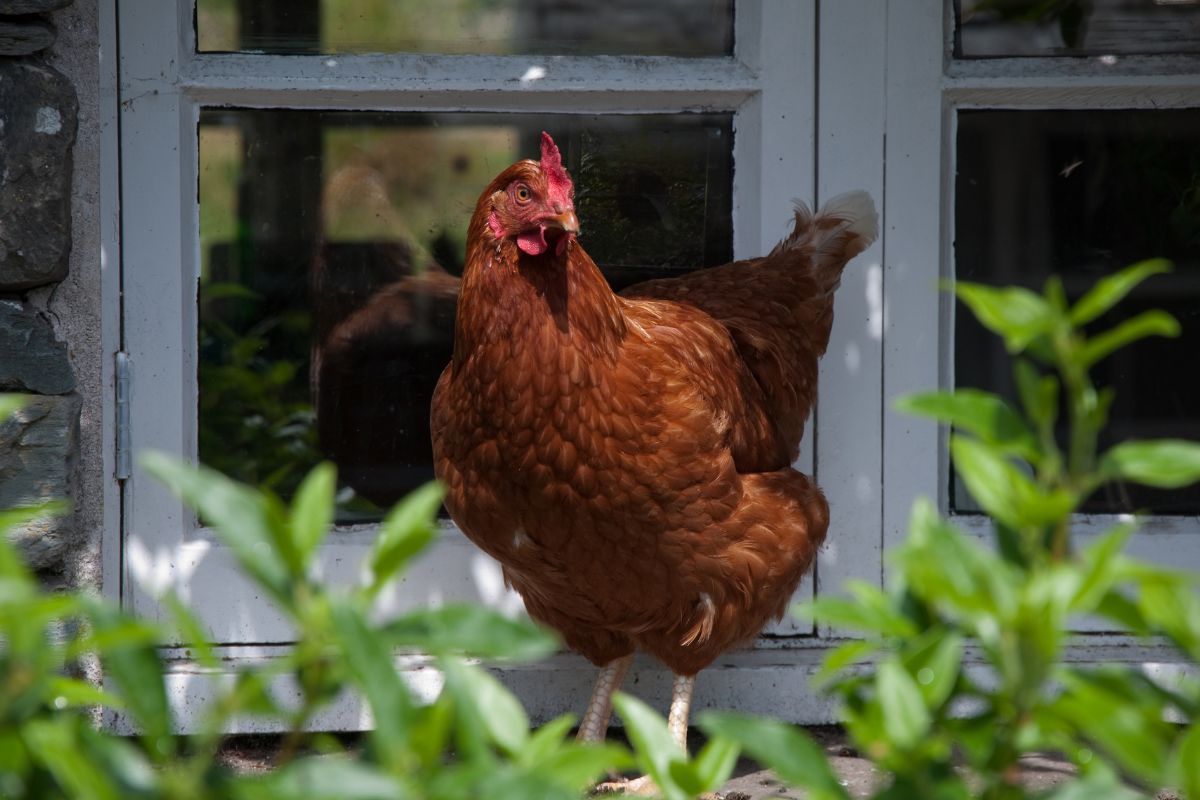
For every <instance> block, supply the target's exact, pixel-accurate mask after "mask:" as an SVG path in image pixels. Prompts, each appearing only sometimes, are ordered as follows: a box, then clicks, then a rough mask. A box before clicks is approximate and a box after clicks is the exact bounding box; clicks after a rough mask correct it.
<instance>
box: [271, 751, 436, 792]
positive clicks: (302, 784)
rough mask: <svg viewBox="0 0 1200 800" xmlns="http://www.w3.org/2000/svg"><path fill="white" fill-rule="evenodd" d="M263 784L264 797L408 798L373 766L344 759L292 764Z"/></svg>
mask: <svg viewBox="0 0 1200 800" xmlns="http://www.w3.org/2000/svg"><path fill="white" fill-rule="evenodd" d="M264 784H265V787H264V788H266V789H267V790H268V792H269V794H264V795H263V796H264V797H266V796H270V797H278V798H297V800H300V799H301V798H303V800H399V798H404V797H410V796H412V795H411V794H410V793H409V792H407V791H404V788H403V787H402V786H401V785H400V784H399V783H397V782H396V779H395V778H393V777H391V776H390V775H387V774H385V773H384V772H382V771H380V770H379V769H378V768H377V767H373V766H371V765H369V764H366V763H363V762H362V761H356V760H352V759H350V758H347V757H344V756H334V757H330V756H323V757H319V758H305V759H302V760H299V761H295V762H293V763H291V764H288V765H287V766H285V767H283V768H282V769H280V770H279V771H278V772H277V773H276V774H274V775H272V776H270V777H269V778H268V779H266V781H264Z"/></svg>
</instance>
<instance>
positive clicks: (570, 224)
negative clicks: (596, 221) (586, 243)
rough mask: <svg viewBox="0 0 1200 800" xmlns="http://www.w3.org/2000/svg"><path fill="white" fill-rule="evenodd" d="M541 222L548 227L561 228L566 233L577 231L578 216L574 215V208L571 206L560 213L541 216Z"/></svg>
mask: <svg viewBox="0 0 1200 800" xmlns="http://www.w3.org/2000/svg"><path fill="white" fill-rule="evenodd" d="M542 222H544V223H545V224H546V225H547V226H548V227H551V228H561V229H562V230H564V231H566V232H567V233H579V217H577V216H575V209H573V208H569V209H567V210H566V211H564V212H562V213H561V214H553V215H551V216H548V217H543V218H542Z"/></svg>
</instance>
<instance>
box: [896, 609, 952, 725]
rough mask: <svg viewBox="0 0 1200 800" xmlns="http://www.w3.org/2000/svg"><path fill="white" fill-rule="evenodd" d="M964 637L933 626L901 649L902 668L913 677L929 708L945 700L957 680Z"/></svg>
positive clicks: (933, 707) (935, 706) (934, 707)
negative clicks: (902, 650)
mask: <svg viewBox="0 0 1200 800" xmlns="http://www.w3.org/2000/svg"><path fill="white" fill-rule="evenodd" d="M962 655H963V637H962V636H961V635H959V634H957V633H952V632H950V631H946V630H944V629H942V628H934V629H932V630H930V631H929V632H928V633H926V634H924V635H923V636H922V637H921V638H920V639H916V640H914V641H913V642H912V643H911V644H910V646H909V647H908V648H906V649H905V652H904V659H903V660H904V667H905V669H906V671H907V672H908V673H909V674H911V675H913V676H914V677H915V678H916V683H917V688H918V689H919V690H920V692H921V696H922V697H923V698H924V699H925V705H926V706H927V707H928V708H931V709H936V708H938V707H940V706H941V705H942V704H943V703H945V702H946V700H947V698H949V697H950V693H951V691H953V689H954V685H955V683H957V682H958V674H959V670H960V668H961V666H962Z"/></svg>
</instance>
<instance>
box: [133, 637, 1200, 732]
mask: <svg viewBox="0 0 1200 800" xmlns="http://www.w3.org/2000/svg"><path fill="white" fill-rule="evenodd" d="M843 641H844V640H843ZM833 643H839V642H837V641H835V642H833ZM218 655H219V657H220V658H221V659H222V663H223V664H225V665H228V667H227V668H225V669H222V670H221V671H219V672H212V671H208V670H205V669H204V668H202V667H200V666H198V665H197V664H195V663H194V662H192V661H190V660H188V659H187V657H186V654H180V656H181V657H180V658H179V659H177V660H174V661H171V662H169V664H168V670H167V673H166V676H165V678H166V687H167V696H168V700H169V702H170V705H171V709H172V712H173V714H174V718H175V725H176V728H177V729H178V730H179V731H180V732H182V733H194V732H196V731H198V730H199V729H200V726H201V725H202V724H203V720H204V709H205V708H206V706H207V705H208V704H209V703H211V702H212V699H213V696H214V694H215V692H216V691H217V690H218V689H219V687H220V686H221V685H222V684H228V683H229V682H230V681H232V680H233V678H234V677H235V675H236V672H235V666H251V667H252V666H260V667H266V666H268V665H270V664H271V662H273V661H274V660H276V659H277V658H279V656H280V655H281V650H280V648H250V647H246V648H226V649H225V650H224V651H222V652H220V653H219V654H218ZM823 656H824V649H823V647H821V646H811V647H795V648H792V649H790V650H788V651H786V652H782V653H772V652H763V651H753V652H749V651H747V652H738V653H731V654H728V655H726V656H725V657H723V658H722V659H720V660H719V661H718V662H717V663H715V664H714V665H713V666H712V667H710V668H709V669H707V670H705V671H704V672H701V673H700V675H699V676H698V677H697V679H696V695H695V700H694V704H693V713H696V712H698V711H701V710H708V709H714V710H726V709H736V710H738V711H740V712H744V713H750V714H761V715H765V716H771V717H774V718H777V719H782V720H786V721H788V722H795V723H802V724H808V725H814V724H829V723H834V722H837V721H838V719H839V713H838V706H837V703H836V702H835V701H834V700H833V699H831V698H830V697H828V696H825V695H823V694H821V693H819V692H817V691H816V690H814V689H813V688H812V679H813V676H814V675H815V674H816V673H817V671H818V670H819V669H820V664H821V659H822V658H823ZM1064 660H1066V661H1067V662H1068V663H1101V662H1102V663H1121V664H1136V665H1139V668H1140V670H1141V671H1142V672H1143V673H1145V674H1146V675H1148V676H1150V677H1152V678H1154V679H1155V680H1156V681H1159V682H1161V683H1163V684H1164V685H1177V684H1178V683H1179V682H1180V681H1181V680H1182V679H1183V678H1184V677H1187V678H1190V679H1195V678H1197V677H1200V671H1198V670H1197V668H1196V666H1195V665H1194V664H1189V663H1187V662H1186V660H1184V659H1182V658H1181V657H1180V656H1179V654H1178V653H1177V651H1175V650H1173V649H1171V648H1169V647H1167V646H1165V645H1155V644H1152V643H1151V644H1147V643H1143V642H1138V641H1136V640H1130V639H1124V638H1120V637H1111V636H1102V637H1094V636H1082V637H1078V639H1077V641H1076V644H1075V645H1074V646H1073V647H1071V648H1070V649H1069V650H1068V651H1067V653H1066V655H1065V659H1064ZM963 661H964V663H965V664H966V670H967V674H968V675H970V676H972V677H973V678H974V679H975V680H979V681H987V680H988V679H989V676H988V672H987V670H986V669H985V668H984V667H983V659H982V658H981V657H980V654H979V652H978V651H977V650H975V649H973V648H968V649H967V651H966V653H965V654H964V659H963ZM396 667H397V670H398V671H399V672H400V674H401V676H402V677H403V678H404V680H405V682H406V683H407V684H408V686H409V687H410V688H411V689H412V691H413V693H414V694H415V695H416V697H417V698H418V699H420V700H421V701H422V702H428V701H430V700H432V699H433V698H434V697H436V696H437V694H438V692H440V691H441V687H442V680H441V677H440V675H439V673H438V672H437V670H436V669H435V668H433V667H432V666H431V665H430V662H429V660H428V659H426V658H423V657H419V656H397V658H396ZM490 669H491V671H492V672H493V673H494V674H495V675H497V677H499V678H500V680H501V681H502V682H503V683H504V685H505V686H506V687H507V688H508V689H509V690H510V691H512V692H513V693H514V694H515V695H516V696H517V697H518V698H519V699H520V700H521V702H522V703H523V704H524V706H525V708H526V710H527V711H528V713H529V716H530V719H531V721H532V722H533V724H535V725H540V724H542V723H544V722H547V721H548V720H550V719H553V718H554V717H556V716H558V715H559V714H562V713H564V711H573V712H574V713H576V714H578V713H580V712H581V711H582V709H583V708H584V706H585V704H586V703H587V699H588V693H589V691H590V689H591V684H592V681H593V680H594V678H595V668H594V667H593V666H592V665H591V664H589V663H587V662H586V661H584V660H583V659H582V658H581V657H579V656H576V655H572V654H566V653H564V654H560V655H557V656H553V657H551V658H548V659H545V660H543V661H539V662H536V663H532V664H515V665H504V666H496V665H491V666H490ZM671 678H672V675H671V673H670V672H669V671H668V670H666V669H664V668H662V667H661V666H660V665H657V664H655V663H653V662H651V661H648V660H644V659H641V658H640V657H639V659H638V660H637V661H635V663H634V666H633V668H632V669H631V670H630V673H629V676H628V677H627V678H626V680H625V683H624V686H623V691H626V692H629V693H631V694H634V695H636V696H638V697H639V698H641V699H643V700H645V701H646V702H647V703H650V704H651V705H652V706H654V707H655V708H656V709H658V710H659V712H660V713H663V714H665V713H666V709H667V705H668V702H669V700H670V696H671ZM271 691H272V693H273V695H274V696H275V697H276V699H277V700H278V701H279V702H280V703H283V704H287V705H289V706H290V705H292V704H294V703H296V702H298V699H299V693H298V692H297V690H296V687H295V685H294V683H293V682H292V681H290V680H285V679H276V680H275V681H274V682H273V683H272V685H271ZM372 724H373V723H372V720H371V717H370V714H369V712H368V711H367V709H366V708H365V706H364V704H363V703H362V701H361V699H360V698H359V697H357V696H355V695H351V694H346V695H343V696H341V697H340V698H338V702H337V703H335V704H334V705H332V706H331V707H330V708H328V709H326V710H325V711H324V712H323V713H321V714H320V715H318V716H317V717H316V718H315V719H314V720H313V721H312V722H311V723H310V729H312V730H323V731H358V730H365V729H369V728H370V727H371V726H372ZM613 724H614V725H621V720H620V718H619V717H616V716H614V718H613ZM115 727H116V728H117V729H118V730H120V731H123V732H127V733H128V732H132V730H133V729H132V727H131V726H130V725H129V724H128V723H127V722H125V721H123V720H117V721H116V723H115ZM279 730H281V728H280V726H279V725H278V724H272V723H270V722H269V721H266V720H262V719H254V718H246V719H240V720H237V721H236V722H235V723H234V724H233V726H232V727H231V728H230V730H229V732H230V733H263V732H278V731H279Z"/></svg>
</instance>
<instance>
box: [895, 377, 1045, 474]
mask: <svg viewBox="0 0 1200 800" xmlns="http://www.w3.org/2000/svg"><path fill="white" fill-rule="evenodd" d="M896 408H898V409H899V410H900V411H903V412H905V413H908V414H914V415H916V416H924V417H932V418H933V419H936V420H939V421H941V422H946V423H949V424H950V425H953V426H954V427H955V428H960V429H962V430H965V431H969V432H971V433H973V434H975V435H976V436H978V437H979V438H980V439H982V440H983V441H984V442H986V443H987V444H990V445H992V446H993V447H996V448H998V449H1000V450H1002V451H1004V452H1006V453H1011V454H1013V455H1017V456H1020V457H1021V458H1024V459H1025V460H1027V461H1031V462H1034V463H1037V461H1038V460H1039V458H1040V455H1041V452H1040V450H1039V449H1038V444H1037V437H1036V436H1035V435H1034V433H1033V431H1031V430H1030V429H1029V426H1027V425H1026V424H1025V420H1023V419H1021V417H1020V415H1018V414H1017V412H1015V411H1013V410H1012V408H1011V407H1009V405H1008V403H1006V402H1004V400H1003V399H1002V398H1000V397H998V396H996V395H994V394H992V393H991V392H982V391H979V390H977V389H958V390H956V391H954V392H922V393H919V394H910V395H905V396H903V397H901V398H899V399H898V400H897V401H896Z"/></svg>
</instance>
